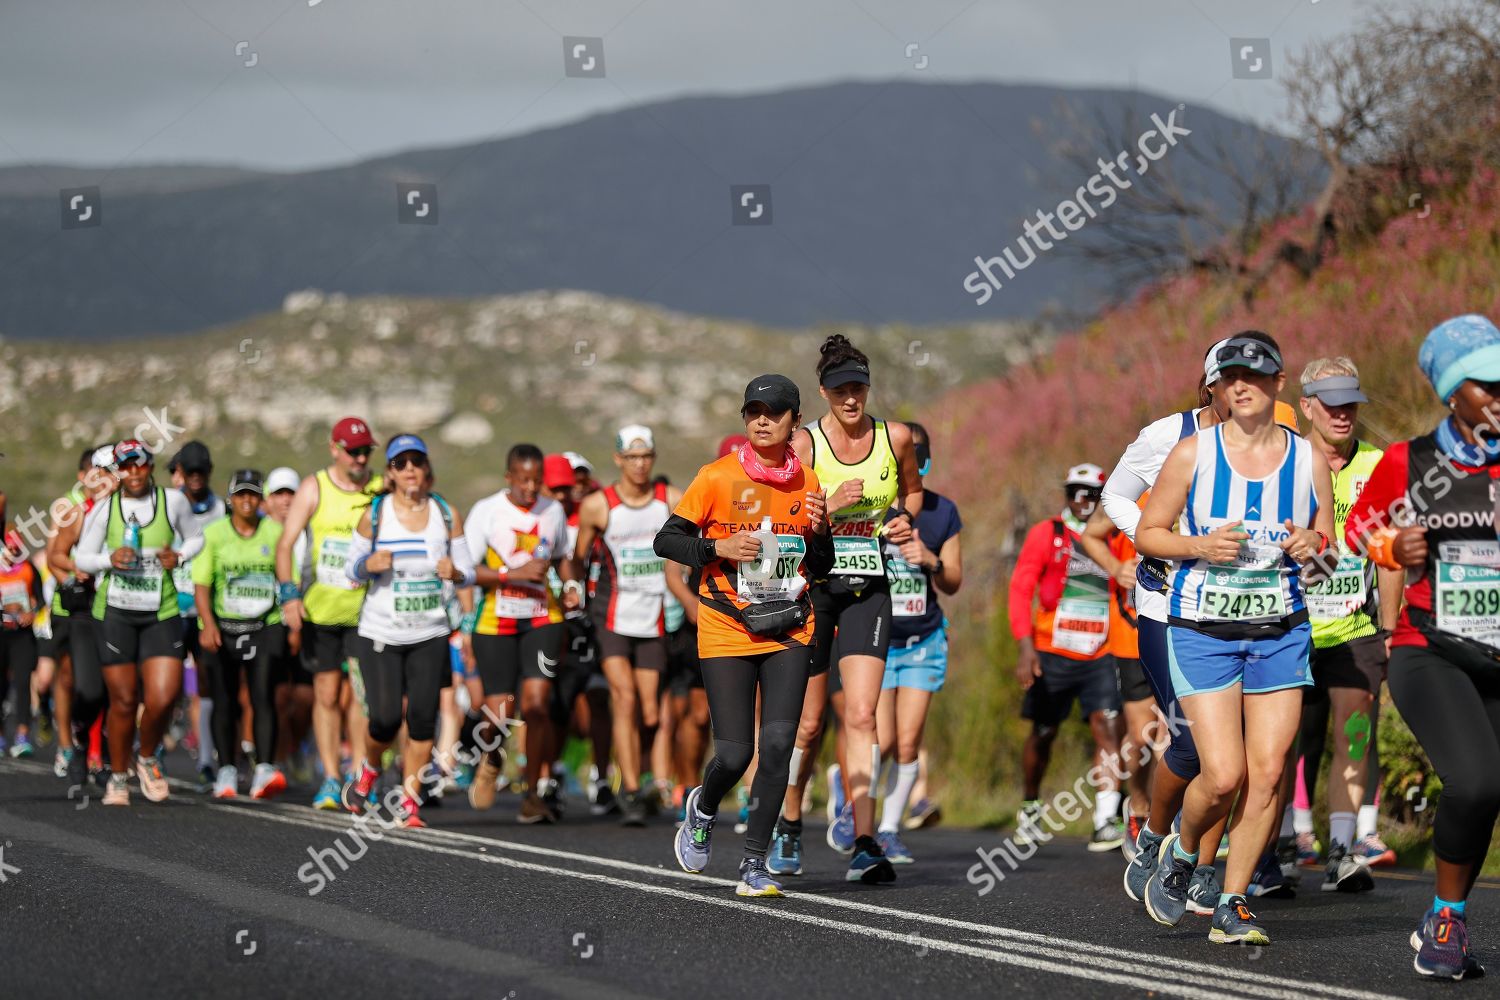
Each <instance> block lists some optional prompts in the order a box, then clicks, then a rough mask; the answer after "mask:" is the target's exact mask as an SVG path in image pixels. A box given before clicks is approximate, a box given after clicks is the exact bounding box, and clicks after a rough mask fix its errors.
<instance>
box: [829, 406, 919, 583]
mask: <svg viewBox="0 0 1500 1000" xmlns="http://www.w3.org/2000/svg"><path fill="white" fill-rule="evenodd" d="M872 419H873V418H872ZM874 424H875V429H874V432H873V434H872V435H871V444H870V452H869V454H867V455H866V456H865V457H864V458H863V459H861V460H860V461H858V462H854V463H852V464H848V465H846V464H845V463H843V462H840V461H839V460H838V458H837V457H836V456H835V455H834V453H833V446H832V445H831V444H829V442H828V435H826V434H824V433H823V421H822V420H819V421H818V422H817V423H815V424H812V425H811V426H809V427H808V428H807V432H808V434H810V435H811V436H812V458H813V461H812V466H813V472H814V473H816V474H817V477H818V482H819V483H821V484H823V487H824V488H825V489H827V490H828V492H829V494H830V495H832V494H833V492H834V491H835V490H837V489H838V488H839V485H840V484H841V483H843V482H845V481H846V480H849V479H861V480H864V495H863V496H861V497H860V498H859V499H858V500H857V501H855V502H854V503H852V504H850V505H849V506H848V507H845V508H844V509H843V510H837V511H829V521H830V522H831V527H832V529H833V549H834V560H833V570H832V572H831V574H830V575H831V576H844V577H881V578H884V575H885V561H884V559H883V558H882V556H881V552H880V539H879V537H878V536H877V534H876V533H877V532H878V531H879V530H880V526H881V524H882V523H884V521H885V513H886V511H888V510H890V508H891V507H892V506H893V505H894V504H895V503H896V497H897V495H898V492H899V490H900V486H901V469H900V466H899V465H898V464H897V462H896V450H895V449H894V448H893V447H892V446H891V432H890V428H889V427H887V426H886V422H885V421H884V420H875V421H874Z"/></svg>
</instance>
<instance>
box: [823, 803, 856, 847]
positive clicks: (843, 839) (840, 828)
mask: <svg viewBox="0 0 1500 1000" xmlns="http://www.w3.org/2000/svg"><path fill="white" fill-rule="evenodd" d="M828 846H829V847H831V848H833V849H834V850H835V851H838V852H839V853H840V854H842V855H843V856H844V857H846V858H847V857H848V856H849V855H851V854H853V853H854V806H853V805H851V804H850V803H848V802H845V803H844V807H843V808H842V809H840V810H839V815H838V818H837V819H835V820H834V821H833V822H832V823H829V824H828Z"/></svg>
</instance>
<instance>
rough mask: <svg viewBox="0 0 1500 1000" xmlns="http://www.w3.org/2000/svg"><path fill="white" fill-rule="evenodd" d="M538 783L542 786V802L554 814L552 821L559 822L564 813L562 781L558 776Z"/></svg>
mask: <svg viewBox="0 0 1500 1000" xmlns="http://www.w3.org/2000/svg"><path fill="white" fill-rule="evenodd" d="M537 784H538V785H539V786H540V787H539V793H540V795H541V799H542V804H543V805H544V806H546V807H547V811H548V812H550V813H551V814H552V820H551V822H553V823H556V822H558V821H559V820H561V819H562V814H563V798H562V782H561V781H558V780H557V779H556V778H552V779H550V780H547V781H540V782H538V783H537Z"/></svg>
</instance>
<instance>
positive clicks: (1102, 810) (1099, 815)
mask: <svg viewBox="0 0 1500 1000" xmlns="http://www.w3.org/2000/svg"><path fill="white" fill-rule="evenodd" d="M1119 811H1120V793H1119V792H1105V791H1101V792H1100V793H1099V794H1098V795H1097V796H1095V798H1094V829H1095V830H1097V829H1099V828H1100V827H1101V826H1103V825H1104V824H1105V823H1108V822H1110V821H1111V820H1113V819H1114V818H1115V814H1116V813H1118V812H1119Z"/></svg>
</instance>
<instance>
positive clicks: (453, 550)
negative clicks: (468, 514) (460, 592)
mask: <svg viewBox="0 0 1500 1000" xmlns="http://www.w3.org/2000/svg"><path fill="white" fill-rule="evenodd" d="M448 558H450V559H452V560H453V566H454V568H455V569H457V570H458V571H459V572H460V573H462V574H463V575H464V579H465V580H467V581H468V582H467V583H460V584H459V586H460V587H472V586H473V585H474V555H473V553H471V552H470V551H469V538H468V532H467V531H465V532H464V533H463V534H462V535H459V536H458V537H457V538H450V539H448Z"/></svg>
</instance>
